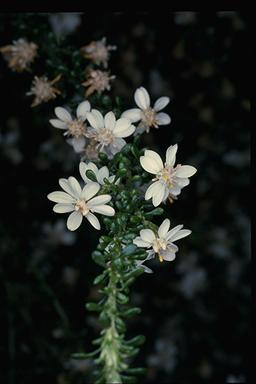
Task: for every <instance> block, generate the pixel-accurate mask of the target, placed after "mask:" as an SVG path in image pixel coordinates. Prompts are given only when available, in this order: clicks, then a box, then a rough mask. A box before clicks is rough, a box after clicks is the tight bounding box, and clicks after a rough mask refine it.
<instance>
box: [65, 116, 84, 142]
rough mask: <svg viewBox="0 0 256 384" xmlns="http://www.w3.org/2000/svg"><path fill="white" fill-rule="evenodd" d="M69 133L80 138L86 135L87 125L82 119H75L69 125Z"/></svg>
mask: <svg viewBox="0 0 256 384" xmlns="http://www.w3.org/2000/svg"><path fill="white" fill-rule="evenodd" d="M67 127H68V130H69V134H70V135H72V136H74V137H76V138H78V137H80V136H85V135H86V126H85V124H84V123H83V122H82V120H80V119H75V120H73V121H71V122H70V123H68V125H67Z"/></svg>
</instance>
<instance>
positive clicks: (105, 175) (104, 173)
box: [97, 165, 109, 185]
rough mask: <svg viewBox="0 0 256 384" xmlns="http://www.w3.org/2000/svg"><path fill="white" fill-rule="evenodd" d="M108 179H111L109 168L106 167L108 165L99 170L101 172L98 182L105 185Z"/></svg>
mask: <svg viewBox="0 0 256 384" xmlns="http://www.w3.org/2000/svg"><path fill="white" fill-rule="evenodd" d="M105 178H106V179H108V178H109V170H108V167H106V165H105V166H104V167H102V168H100V169H99V172H98V175H97V180H98V182H99V183H100V184H102V185H103V184H105V183H104V179H105Z"/></svg>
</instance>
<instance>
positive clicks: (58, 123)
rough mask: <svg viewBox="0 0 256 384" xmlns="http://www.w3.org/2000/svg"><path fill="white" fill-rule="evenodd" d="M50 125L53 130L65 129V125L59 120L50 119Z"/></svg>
mask: <svg viewBox="0 0 256 384" xmlns="http://www.w3.org/2000/svg"><path fill="white" fill-rule="evenodd" d="M50 123H51V125H52V126H53V127H55V128H59V129H67V123H66V122H65V121H61V120H59V119H51V120H50Z"/></svg>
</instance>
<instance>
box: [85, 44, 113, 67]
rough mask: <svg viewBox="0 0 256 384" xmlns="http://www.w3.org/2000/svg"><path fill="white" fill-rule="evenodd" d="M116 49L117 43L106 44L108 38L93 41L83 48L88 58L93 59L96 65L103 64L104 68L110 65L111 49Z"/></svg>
mask: <svg viewBox="0 0 256 384" xmlns="http://www.w3.org/2000/svg"><path fill="white" fill-rule="evenodd" d="M115 49H116V46H115V45H106V38H105V37H103V38H102V39H101V40H98V41H92V42H91V43H90V44H88V45H86V46H84V47H82V48H81V52H82V54H83V55H84V57H85V58H86V59H89V60H91V61H92V62H93V63H94V64H96V65H101V64H102V65H103V67H104V68H107V66H108V60H109V56H110V51H114V50H115Z"/></svg>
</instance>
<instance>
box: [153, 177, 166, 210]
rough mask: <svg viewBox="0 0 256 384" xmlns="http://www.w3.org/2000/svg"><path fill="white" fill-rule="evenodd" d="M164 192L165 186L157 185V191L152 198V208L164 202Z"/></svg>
mask: <svg viewBox="0 0 256 384" xmlns="http://www.w3.org/2000/svg"><path fill="white" fill-rule="evenodd" d="M165 190H166V187H165V185H164V184H162V183H161V184H159V187H158V189H157V191H156V192H155V193H154V194H153V196H152V197H153V199H152V203H153V205H154V207H157V206H158V205H159V204H161V203H162V201H164V196H165Z"/></svg>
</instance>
